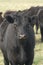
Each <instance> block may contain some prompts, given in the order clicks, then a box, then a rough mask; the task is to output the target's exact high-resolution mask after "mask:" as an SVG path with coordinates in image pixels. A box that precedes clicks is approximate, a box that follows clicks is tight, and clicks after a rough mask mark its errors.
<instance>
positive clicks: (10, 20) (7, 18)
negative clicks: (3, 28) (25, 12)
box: [5, 15, 14, 23]
mask: <svg viewBox="0 0 43 65" xmlns="http://www.w3.org/2000/svg"><path fill="white" fill-rule="evenodd" d="M5 18H6V20H7V21H8V22H9V23H13V22H14V19H13V17H12V16H11V15H7V16H6V17H5Z"/></svg>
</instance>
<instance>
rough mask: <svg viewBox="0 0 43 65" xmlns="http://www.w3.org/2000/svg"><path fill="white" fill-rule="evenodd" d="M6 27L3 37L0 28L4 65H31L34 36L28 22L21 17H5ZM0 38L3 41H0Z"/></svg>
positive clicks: (0, 43)
mask: <svg viewBox="0 0 43 65" xmlns="http://www.w3.org/2000/svg"><path fill="white" fill-rule="evenodd" d="M5 22H7V24H8V26H6V29H4V31H5V32H4V34H3V37H2V36H1V34H2V33H3V31H2V28H1V27H2V26H0V48H1V50H2V52H3V56H4V63H5V65H9V62H10V63H11V65H18V64H20V65H23V64H25V65H32V63H33V59H34V47H35V36H34V31H33V28H32V27H31V25H30V24H29V22H27V21H26V20H25V19H24V17H23V16H19V15H15V16H13V15H11V14H9V15H7V16H6V18H5ZM1 38H2V39H3V40H1Z"/></svg>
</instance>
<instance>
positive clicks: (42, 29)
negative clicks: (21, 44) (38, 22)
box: [40, 26, 43, 42]
mask: <svg viewBox="0 0 43 65" xmlns="http://www.w3.org/2000/svg"><path fill="white" fill-rule="evenodd" d="M40 32H41V41H42V42H43V27H41V26H40Z"/></svg>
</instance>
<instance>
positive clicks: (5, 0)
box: [0, 0, 43, 65]
mask: <svg viewBox="0 0 43 65" xmlns="http://www.w3.org/2000/svg"><path fill="white" fill-rule="evenodd" d="M39 5H40V6H42V5H43V0H0V11H2V12H5V11H6V10H24V9H26V8H29V7H31V6H39ZM38 33H39V34H38V35H36V34H35V39H36V45H35V49H34V51H35V53H34V61H33V65H43V43H41V35H40V30H39V31H38ZM3 61H4V59H3V55H2V52H1V51H0V65H4V63H3Z"/></svg>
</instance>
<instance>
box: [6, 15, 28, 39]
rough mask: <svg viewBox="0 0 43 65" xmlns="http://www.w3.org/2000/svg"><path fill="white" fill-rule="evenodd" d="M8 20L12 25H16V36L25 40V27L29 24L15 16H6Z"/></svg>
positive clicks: (20, 17)
mask: <svg viewBox="0 0 43 65" xmlns="http://www.w3.org/2000/svg"><path fill="white" fill-rule="evenodd" d="M6 19H7V21H8V22H9V23H10V24H13V25H14V30H15V32H16V36H17V37H18V38H19V39H24V38H25V36H26V33H25V27H26V25H27V23H26V22H25V21H24V18H23V17H22V16H19V15H14V16H11V15H8V16H6Z"/></svg>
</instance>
